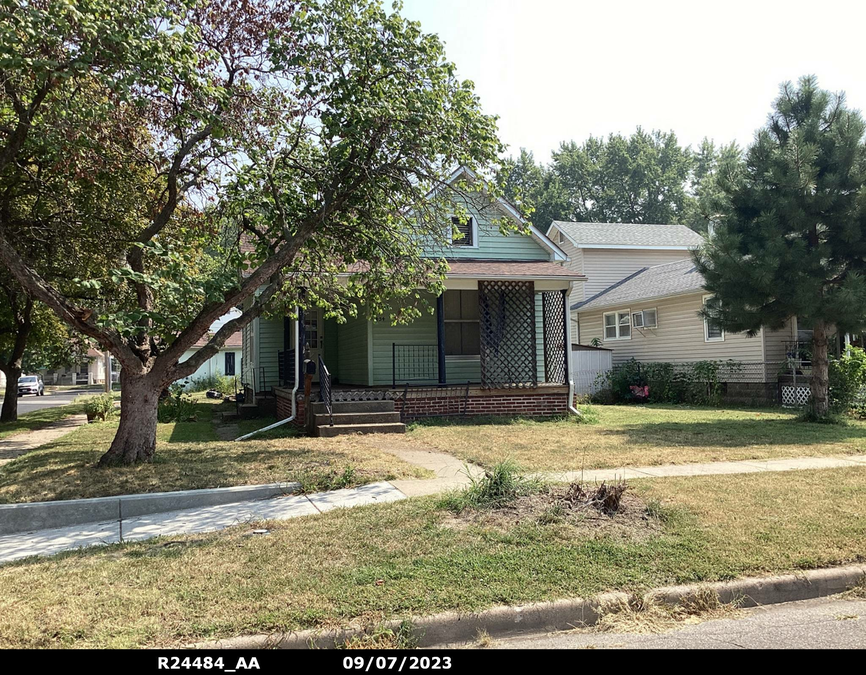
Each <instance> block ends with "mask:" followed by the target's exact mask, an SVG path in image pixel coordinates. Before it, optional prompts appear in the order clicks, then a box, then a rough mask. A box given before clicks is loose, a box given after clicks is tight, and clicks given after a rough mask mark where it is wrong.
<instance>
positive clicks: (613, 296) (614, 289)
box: [571, 259, 704, 312]
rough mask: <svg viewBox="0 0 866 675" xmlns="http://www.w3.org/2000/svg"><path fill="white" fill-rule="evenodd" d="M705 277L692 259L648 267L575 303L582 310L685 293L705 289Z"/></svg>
mask: <svg viewBox="0 0 866 675" xmlns="http://www.w3.org/2000/svg"><path fill="white" fill-rule="evenodd" d="M703 285H704V278H703V276H701V273H700V272H698V270H697V269H696V268H695V264H694V262H692V260H691V259H688V260H677V261H676V262H672V263H666V264H664V265H656V266H654V267H644V268H643V269H641V270H638V271H637V272H635V273H634V274H632V275H631V276H628V277H626V278H625V279H623V280H622V281H618V282H617V283H615V284H614V285H613V286H609V287H607V288H606V289H604V290H603V291H602V292H601V293H597V294H596V295H594V296H592V297H591V298H589V299H588V300H584V301H583V302H579V303H577V304H575V305H572V306H571V308H572V309H577V310H580V311H581V312H584V311H587V310H591V309H597V308H599V307H612V306H618V305H627V304H630V303H632V302H640V301H643V300H651V299H652V298H663V297H667V296H669V295H683V294H684V293H691V292H698V291H700V290H702V289H703Z"/></svg>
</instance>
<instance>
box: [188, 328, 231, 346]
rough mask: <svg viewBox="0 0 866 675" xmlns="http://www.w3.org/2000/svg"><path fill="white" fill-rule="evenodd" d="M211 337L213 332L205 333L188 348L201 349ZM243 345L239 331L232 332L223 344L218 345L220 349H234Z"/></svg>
mask: <svg viewBox="0 0 866 675" xmlns="http://www.w3.org/2000/svg"><path fill="white" fill-rule="evenodd" d="M212 337H213V333H210V332H208V333H205V334H204V335H202V336H201V337H200V338H199V339H198V340H196V341H195V344H194V345H193V346H192V347H190V349H201V348H202V347H204V346H205V345H206V344H207V343H208V342H210V339H211V338H212ZM241 346H243V336H242V334H241V332H240V331H238V332H237V333H232V334H231V335H229V336H228V338H226V341H225V344H224V345H223V346H222V347H220V349H236V348H239V347H241Z"/></svg>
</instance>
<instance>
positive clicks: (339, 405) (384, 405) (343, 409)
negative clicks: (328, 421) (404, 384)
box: [310, 401, 394, 414]
mask: <svg viewBox="0 0 866 675" xmlns="http://www.w3.org/2000/svg"><path fill="white" fill-rule="evenodd" d="M310 409H311V410H312V412H313V414H322V413H324V412H326V410H325V404H324V403H313V404H311V405H310ZM333 411H334V412H335V413H367V412H371V413H372V412H394V401H339V402H335V403H334V404H333Z"/></svg>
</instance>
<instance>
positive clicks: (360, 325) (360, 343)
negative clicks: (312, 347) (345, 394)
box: [325, 315, 370, 386]
mask: <svg viewBox="0 0 866 675" xmlns="http://www.w3.org/2000/svg"><path fill="white" fill-rule="evenodd" d="M367 323H368V322H367V320H366V319H365V318H363V315H362V317H360V318H350V319H348V320H347V321H346V323H344V324H340V326H339V328H338V329H337V351H338V352H339V363H338V369H339V371H338V372H339V380H340V382H341V383H342V384H354V385H359V386H367V385H369V384H370V373H369V368H368V365H367V355H368V335H367V333H368V331H367ZM328 339H329V335H327V334H326V335H325V342H327V341H328ZM326 349H327V348H326Z"/></svg>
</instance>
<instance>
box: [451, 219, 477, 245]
mask: <svg viewBox="0 0 866 675" xmlns="http://www.w3.org/2000/svg"><path fill="white" fill-rule="evenodd" d="M451 225H452V226H453V227H452V229H451V233H452V234H451V244H452V245H453V246H475V236H474V235H475V223H474V218H472V216H469V217H468V218H466V219H462V218H458V217H457V216H452V218H451Z"/></svg>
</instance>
